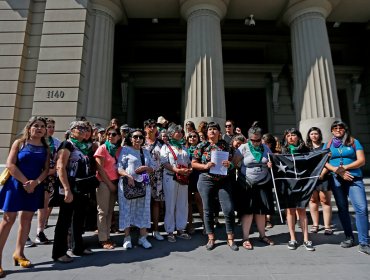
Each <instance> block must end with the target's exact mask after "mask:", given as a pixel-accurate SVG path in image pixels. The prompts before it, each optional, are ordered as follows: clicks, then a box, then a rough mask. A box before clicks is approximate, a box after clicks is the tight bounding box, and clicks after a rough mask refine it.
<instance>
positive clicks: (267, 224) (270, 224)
mask: <svg viewBox="0 0 370 280" xmlns="http://www.w3.org/2000/svg"><path fill="white" fill-rule="evenodd" d="M273 227H274V225H273V224H272V223H271V222H270V221H266V226H265V228H273Z"/></svg>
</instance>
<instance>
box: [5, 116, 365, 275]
mask: <svg viewBox="0 0 370 280" xmlns="http://www.w3.org/2000/svg"><path fill="white" fill-rule="evenodd" d="M231 125H233V123H232V122H231V121H227V122H226V125H225V128H227V129H228V131H229V130H230V126H231ZM69 131H70V133H69V135H68V137H67V139H66V140H65V141H63V142H62V143H57V144H55V143H56V142H53V141H52V138H50V137H48V134H47V120H46V119H44V118H41V117H32V118H31V119H30V120H29V122H28V123H27V125H26V127H25V128H24V132H23V135H22V137H21V138H20V139H19V140H16V141H15V142H14V144H13V145H12V148H11V150H10V153H9V157H8V160H7V168H8V170H9V171H10V174H11V176H10V178H9V179H8V180H7V181H6V183H5V185H4V187H3V188H2V189H1V191H0V207H1V209H3V211H4V214H3V219H2V222H1V224H0V257H1V256H2V251H3V248H4V246H5V243H6V240H7V237H8V235H9V232H10V229H11V227H12V225H13V224H14V222H15V219H16V215H17V212H20V215H19V219H20V223H19V224H20V226H19V231H18V238H17V243H16V249H15V252H14V255H13V259H14V264H15V265H20V266H22V267H30V266H31V265H32V264H31V262H30V261H29V260H28V259H27V258H26V257H25V255H24V249H23V248H24V245H25V243H26V240H27V237H28V234H29V231H30V226H31V220H32V217H33V214H34V212H35V211H36V210H38V209H44V208H45V205H46V203H45V201H46V199H44V197H45V190H47V188H45V187H46V186H45V185H47V182H49V181H48V180H47V178H48V176H51V175H53V173H55V170H56V173H57V180H56V182H55V185H56V186H57V187H56V189H55V193H56V196H57V197H59V198H60V199H59V207H60V210H59V216H58V221H57V224H56V227H55V236H54V243H53V250H52V258H53V259H54V260H55V261H59V262H63V263H67V262H71V261H72V260H73V258H72V257H70V256H69V255H68V254H67V250H68V248H69V244H68V232H69V231H70V230H71V232H72V235H71V239H72V242H71V247H72V248H71V249H72V252H73V254H74V255H79V256H83V255H89V254H92V253H93V252H92V251H91V250H90V249H88V248H86V247H85V246H84V243H83V238H82V235H83V232H84V228H83V225H84V219H85V218H86V206H87V201H88V196H89V194H91V193H92V192H94V193H95V194H96V201H97V211H98V215H97V216H98V218H97V228H98V239H99V242H100V245H101V247H102V248H105V249H113V248H114V247H115V246H116V244H115V243H114V242H113V241H112V240H111V238H110V229H111V223H112V215H113V210H114V205H115V202H116V200H117V199H118V202H119V229H121V230H123V231H124V241H123V248H124V249H130V248H132V247H133V245H132V239H131V235H130V229H131V227H132V226H136V227H138V228H139V229H140V237H139V239H138V244H139V245H141V246H142V247H144V248H146V249H148V248H151V247H152V244H151V243H150V242H149V240H148V239H147V236H148V232H147V229H148V228H151V224H152V222H153V237H154V238H156V239H157V240H163V239H164V238H163V236H162V235H161V234H160V233H159V230H158V222H159V216H160V209H161V205H162V204H165V215H164V228H165V231H166V232H167V240H168V241H169V242H176V241H177V238H181V239H186V240H187V239H190V238H191V236H190V234H192V233H193V232H194V227H193V224H192V202H193V201H194V202H195V204H196V206H197V208H198V210H199V212H200V213H202V215H201V217H202V220H203V222H204V230H205V234H207V236H208V241H207V244H206V246H205V247H206V249H207V250H212V249H214V248H215V247H216V245H217V243H216V236H215V229H214V228H215V216H216V214H217V213H216V212H218V210H217V209H218V208H217V206H218V204H220V205H221V210H222V212H223V214H224V218H225V228H226V235H227V245H228V246H229V247H230V249H231V250H233V251H237V250H238V249H239V247H238V245H237V243H236V242H235V214H234V213H235V211H236V212H237V214H238V217H239V218H240V221H241V223H242V231H243V242H242V246H243V248H245V249H247V250H251V249H253V243H252V241H251V239H250V238H249V232H250V228H251V223H252V220H253V218H254V219H255V222H256V225H257V229H258V232H259V239H258V240H259V241H260V242H263V243H265V244H267V245H274V241H272V240H271V239H270V238H269V237H267V236H266V234H265V225H266V217H268V215H272V214H273V213H274V202H273V193H272V179H271V175H270V174H271V173H270V170H269V168H271V163H270V161H269V156H268V155H269V154H272V153H275V152H277V151H276V141H275V139H274V137H272V135H270V134H266V135H263V134H262V130H261V128H259V127H258V125H257V124H254V125H253V126H252V127H251V128H250V129H249V130H248V137H247V138H246V137H244V136H243V135H241V134H240V133H239V134H235V135H233V134H232V133H230V131H229V133H228V135H226V136H224V137H222V133H221V128H220V126H219V124H217V123H215V122H210V123H203V124H201V127H200V128H198V131H197V130H195V126H194V124H192V123H191V122H189V123H187V125H186V133H185V131H184V129H183V128H182V127H181V126H180V125H176V124H169V126H168V129H167V130H164V129H161V131H158V127H157V124H156V121H155V120H152V119H149V120H147V121H145V122H144V129H131V130H130V131H129V132H128V133H127V131H126V132H125V134H121V131H120V129H119V127H118V125H117V124H111V125H110V126H109V127H108V128H107V129H106V130H105V140H104V141H103V142H102V143H99V145H98V144H94V143H93V141H92V140H91V136H92V133H93V130H92V127H91V125H90V124H89V123H88V122H86V121H73V122H72V123H71V124H70V127H69ZM331 132H332V134H333V137H332V139H331V140H330V141H329V142H328V143H326V144H324V143H322V134H321V131H320V129H319V128H316V127H313V128H311V129H310V130H309V132H308V134H307V141H306V143H305V142H304V140H303V139H302V136H301V133H300V132H299V131H298V130H297V129H295V128H292V129H288V130H286V131H285V133H284V138H283V146H282V153H286V154H296V153H306V152H309V151H310V150H315V149H330V151H331V158H330V160H329V161H328V163H327V164H326V166H325V168H324V170H323V172H322V175H321V177H320V180H319V182H318V184H317V188H316V190H315V191H314V193H313V195H312V198H311V200H310V210H311V216H312V220H313V225H312V227H311V232H312V233H316V232H318V230H319V218H318V204H319V202H321V204H322V206H323V210H324V211H323V212H324V227H325V228H324V233H325V234H327V235H331V234H332V233H333V230H332V229H331V226H330V223H331V221H330V220H331V209H330V195H331V191H332V192H333V194H334V197H335V200H336V202H337V206H338V214H339V218H340V221H341V223H342V226H343V229H344V233H345V240H344V241H343V242H342V243H341V246H342V247H345V248H348V247H352V246H354V244H355V243H354V234H353V229H352V225H351V221H350V214H349V212H348V200H347V197H349V198H350V200H351V202H352V204H353V206H354V209H355V213H356V226H357V230H358V239H359V251H360V252H362V253H366V254H370V247H369V245H368V242H369V239H368V213H367V202H366V196H365V191H364V184H363V180H362V173H361V169H360V168H361V166H363V165H364V163H365V156H364V151H363V147H362V146H361V144H360V142H359V141H358V140H356V139H354V138H353V137H352V136H351V135H350V132H349V129H348V127H347V125H346V124H345V123H343V122H341V121H336V122H334V123H333V124H332V127H331ZM122 135H125V139H124V143H125V145H121V143H122V140H123V139H122ZM200 135H202V137H201V136H200ZM229 138H230V139H229ZM224 139H225V140H227V141H228V142H227V141H225V140H224ZM56 145H59V147H58V148H57V147H56ZM222 152H224V153H225V152H226V155H227V156H226V157H225V158H224V159H223V160H222V161H221V162H218V163H217V165H221V166H216V162H215V161H214V160H213V156H214V155H216V154H217V155H219V154H222ZM216 167H217V168H216ZM216 169H218V170H223V171H222V172H220V171H218V172H215V171H214V170H216ZM50 170H51V171H50ZM96 179H97V180H96ZM136 185H140V186H141V187H142V188H143V189H144V191H143V194H142V195H141V196H140V197H138V198H134V199H132V198H130V197H127V196H126V190H127V188H128V187H134V186H136ZM49 191H50V190H49ZM306 207H307V201H292V203H291V204H290V205H289V207H288V208H287V209H286V215H287V224H288V228H289V233H290V240H289V242H288V248H289V249H297V247H298V242H297V239H296V235H295V223H296V217H297V216H298V218H299V221H300V224H301V228H302V232H303V245H304V246H305V248H306V249H307V250H309V251H313V250H315V248H314V246H313V245H312V242H311V241H310V240H309V237H308V236H309V235H308V225H307V224H308V223H307V217H306V211H305V208H306ZM43 221H45V218H44V219H43ZM42 223H44V222H42ZM41 231H42V229H41V230H40V231H39V230H38V234H39V233H40V232H41ZM175 233H176V234H175ZM4 276H5V272H4V271H3V270H2V268H1V266H0V277H4Z"/></svg>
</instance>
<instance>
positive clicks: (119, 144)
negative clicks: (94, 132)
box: [101, 125, 122, 146]
mask: <svg viewBox="0 0 370 280" xmlns="http://www.w3.org/2000/svg"><path fill="white" fill-rule="evenodd" d="M111 130H114V131H115V132H116V133H117V135H119V139H118V141H117V143H116V144H114V145H117V146H121V143H122V138H121V131H120V129H119V128H118V127H117V128H116V127H115V126H113V125H111V126H109V127H107V129H106V130H105V133H104V135H105V139H108V138H107V137H108V132H109V131H111ZM103 143H105V140H104V141H103ZM103 143H101V144H103Z"/></svg>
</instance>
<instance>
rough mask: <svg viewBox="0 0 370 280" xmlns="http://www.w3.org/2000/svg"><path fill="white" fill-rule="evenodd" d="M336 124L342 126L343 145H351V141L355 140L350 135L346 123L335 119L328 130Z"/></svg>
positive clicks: (331, 129)
mask: <svg viewBox="0 0 370 280" xmlns="http://www.w3.org/2000/svg"><path fill="white" fill-rule="evenodd" d="M336 126H340V127H343V128H344V131H345V133H344V135H343V144H344V145H345V146H352V145H353V143H354V142H355V139H354V138H353V137H352V136H351V132H350V131H349V128H348V125H347V124H346V123H345V122H343V121H341V120H339V121H335V122H333V123H332V124H331V127H330V131H333V128H334V127H336Z"/></svg>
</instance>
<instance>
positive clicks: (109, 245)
mask: <svg viewBox="0 0 370 280" xmlns="http://www.w3.org/2000/svg"><path fill="white" fill-rule="evenodd" d="M100 246H101V247H102V248H103V249H106V250H112V249H114V245H113V244H112V243H110V242H109V241H100Z"/></svg>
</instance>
